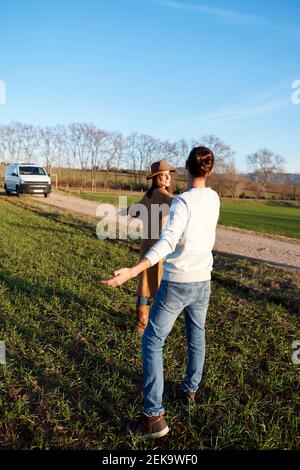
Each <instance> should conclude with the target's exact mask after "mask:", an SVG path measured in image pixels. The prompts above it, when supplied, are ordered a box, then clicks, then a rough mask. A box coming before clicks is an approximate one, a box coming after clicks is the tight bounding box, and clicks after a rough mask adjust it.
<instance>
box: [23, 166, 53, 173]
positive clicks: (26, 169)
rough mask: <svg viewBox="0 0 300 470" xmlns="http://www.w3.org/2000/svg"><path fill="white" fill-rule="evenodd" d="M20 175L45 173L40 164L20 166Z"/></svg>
mask: <svg viewBox="0 0 300 470" xmlns="http://www.w3.org/2000/svg"><path fill="white" fill-rule="evenodd" d="M19 169H20V175H46V174H47V173H46V172H45V170H44V168H42V167H41V166H20V168H19Z"/></svg>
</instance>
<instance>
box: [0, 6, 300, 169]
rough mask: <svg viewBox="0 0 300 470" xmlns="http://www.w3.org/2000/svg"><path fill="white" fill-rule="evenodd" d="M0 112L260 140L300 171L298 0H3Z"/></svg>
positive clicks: (3, 116)
mask: <svg viewBox="0 0 300 470" xmlns="http://www.w3.org/2000/svg"><path fill="white" fill-rule="evenodd" d="M0 18H1V23H0V80H3V81H4V82H5V84H6V104H5V105H1V106H0V122H2V123H4V122H10V121H12V120H19V121H23V122H29V123H33V124H41V125H45V124H56V123H65V124H67V123H70V122H75V121H86V122H94V123H95V124H97V125H98V126H100V127H102V128H104V129H107V130H118V131H121V132H122V133H124V134H125V135H126V134H128V133H130V132H131V131H137V132H142V133H146V134H150V135H154V136H156V137H160V138H164V139H179V138H181V137H185V138H191V137H194V138H198V137H199V136H201V135H203V134H205V133H209V134H216V135H217V136H219V137H220V138H221V139H223V140H224V141H225V142H227V143H229V144H230V145H231V146H232V147H233V149H234V150H235V151H236V164H237V167H238V168H239V169H240V170H246V164H245V156H246V155H247V154H249V153H251V152H254V151H256V150H257V149H259V148H261V147H263V146H267V147H269V148H271V149H272V150H274V151H275V152H277V153H280V154H281V155H283V156H284V157H285V159H286V160H287V165H286V170H287V171H293V172H296V171H297V172H299V171H300V158H299V157H300V150H299V147H300V146H299V124H300V105H295V104H292V101H291V95H292V92H293V90H292V88H291V84H292V82H293V81H294V80H300V22H299V18H300V2H299V1H298V0H285V1H284V0H266V1H264V2H262V1H258V0H251V1H250V0H239V1H237V0H203V1H198V0H188V1H185V0H178V1H177V0H174V1H173V0H109V1H108V0H105V1H104V0H98V1H96V0H84V1H82V0H73V1H71V0H60V1H58V0H51V1H50V0H44V1H40V0H26V1H24V0H23V1H20V0H19V1H17V0H11V1H10V2H5V4H3V3H2V4H1V6H0Z"/></svg>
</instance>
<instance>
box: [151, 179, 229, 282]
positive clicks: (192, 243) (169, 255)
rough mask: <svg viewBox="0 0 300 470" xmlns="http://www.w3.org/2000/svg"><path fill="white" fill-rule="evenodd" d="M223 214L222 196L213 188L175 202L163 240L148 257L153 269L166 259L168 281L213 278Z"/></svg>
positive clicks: (194, 191)
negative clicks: (214, 258)
mask: <svg viewBox="0 0 300 470" xmlns="http://www.w3.org/2000/svg"><path fill="white" fill-rule="evenodd" d="M219 211H220V199H219V196H218V194H217V193H216V192H215V191H213V190H212V189H211V188H206V187H204V188H192V189H190V190H188V191H186V192H184V193H182V194H180V195H179V196H177V197H176V198H175V199H174V200H173V202H172V205H171V209H170V215H169V218H168V220H167V223H166V225H165V227H164V229H163V230H162V232H161V236H160V239H159V240H158V242H156V243H155V245H153V247H152V248H151V249H150V250H149V251H148V252H147V253H146V255H145V257H146V258H147V259H148V260H149V261H150V263H151V266H153V265H154V264H156V263H158V261H160V260H161V259H163V258H165V257H166V260H165V262H164V265H163V269H164V274H163V279H164V280H166V281H174V282H200V281H207V280H209V279H210V277H211V270H212V265H213V256H212V249H213V246H214V243H215V236H216V226H217V221H218V217H219Z"/></svg>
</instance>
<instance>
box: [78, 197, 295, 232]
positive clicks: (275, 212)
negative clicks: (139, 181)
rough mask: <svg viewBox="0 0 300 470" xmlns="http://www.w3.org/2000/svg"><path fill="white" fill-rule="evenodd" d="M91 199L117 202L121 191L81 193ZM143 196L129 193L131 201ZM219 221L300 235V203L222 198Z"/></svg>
mask: <svg viewBox="0 0 300 470" xmlns="http://www.w3.org/2000/svg"><path fill="white" fill-rule="evenodd" d="M77 195H79V196H80V197H81V198H83V199H88V200H90V201H99V202H106V203H108V204H114V205H117V204H118V203H119V200H118V197H119V196H118V194H103V193H102V194H93V193H82V194H79V193H77ZM140 199H141V196H128V205H131V204H134V203H135V202H138V201H139V200H140ZM219 224H221V225H226V226H229V227H237V228H241V229H245V230H252V231H254V232H261V233H267V234H271V235H281V236H285V237H290V238H297V239H300V204H298V205H296V204H295V203H294V204H293V203H292V202H288V201H271V200H270V201H255V200H240V199H235V200H230V199H222V201H221V211H220V219H219Z"/></svg>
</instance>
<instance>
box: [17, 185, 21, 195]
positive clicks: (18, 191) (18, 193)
mask: <svg viewBox="0 0 300 470" xmlns="http://www.w3.org/2000/svg"><path fill="white" fill-rule="evenodd" d="M16 193H17V196H18V197H20V194H21V193H20V188H19V186H16Z"/></svg>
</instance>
